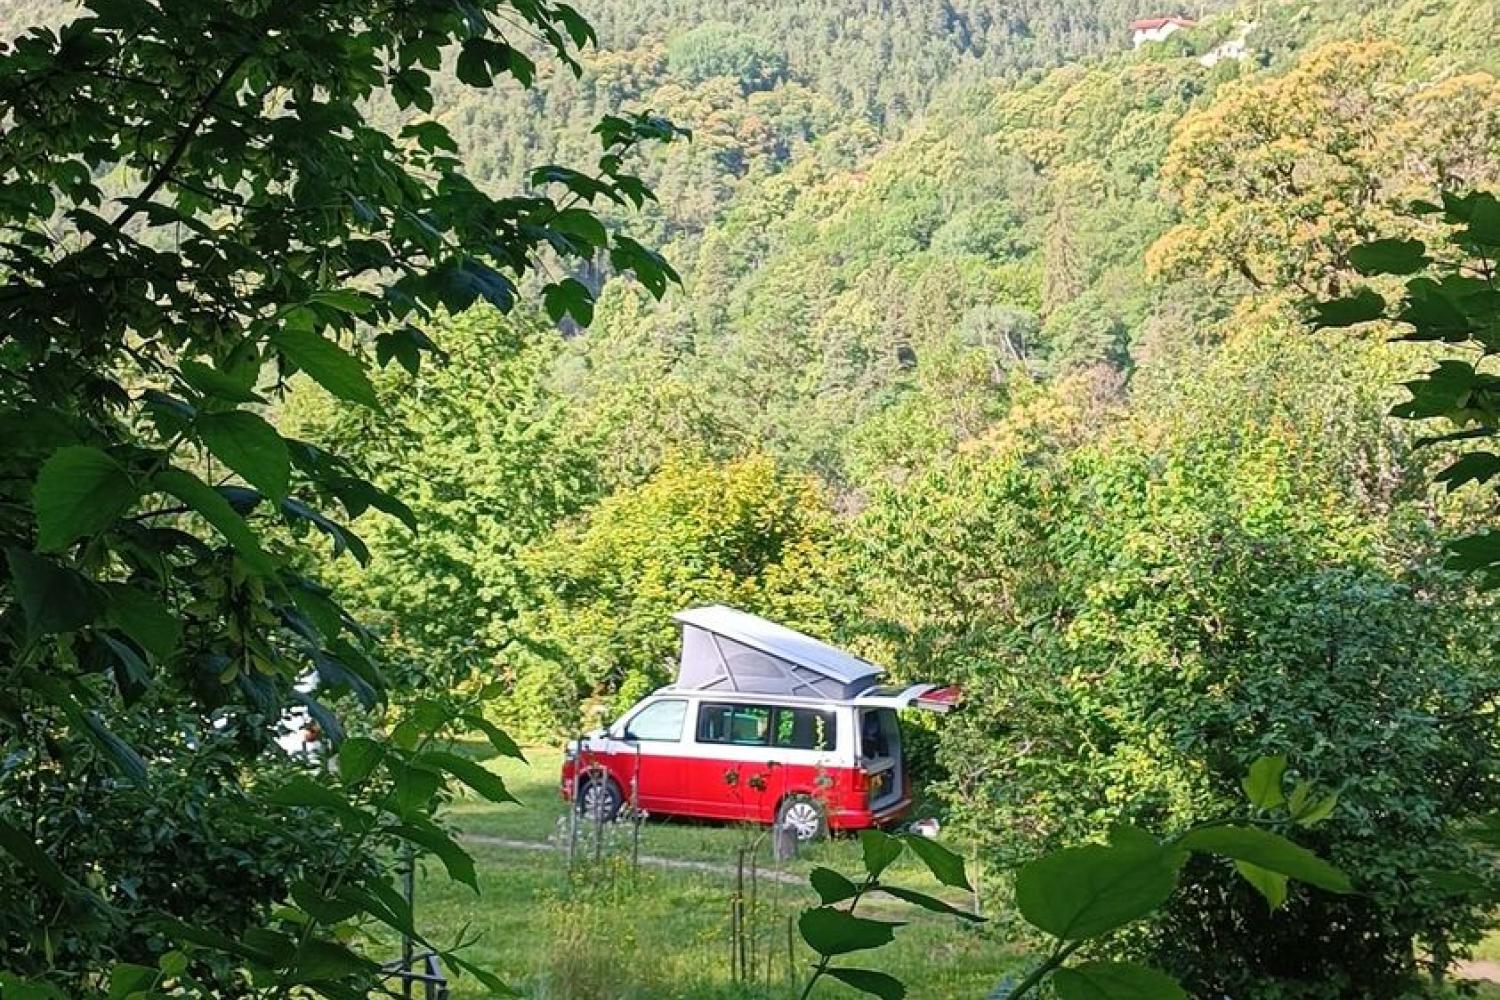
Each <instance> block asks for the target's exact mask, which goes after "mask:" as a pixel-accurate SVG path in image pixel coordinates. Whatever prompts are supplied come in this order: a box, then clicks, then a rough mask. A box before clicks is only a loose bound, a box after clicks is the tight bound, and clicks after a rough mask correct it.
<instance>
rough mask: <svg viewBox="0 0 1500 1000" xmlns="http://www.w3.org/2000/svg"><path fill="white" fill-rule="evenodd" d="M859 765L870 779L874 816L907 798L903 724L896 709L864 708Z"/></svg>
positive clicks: (871, 805)
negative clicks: (902, 749) (902, 741)
mask: <svg viewBox="0 0 1500 1000" xmlns="http://www.w3.org/2000/svg"><path fill="white" fill-rule="evenodd" d="M858 712H859V765H860V767H861V769H863V770H864V772H865V774H866V775H868V776H869V777H868V780H869V789H870V790H869V803H870V811H871V812H879V811H880V810H882V809H885V808H887V807H889V806H894V805H895V804H896V803H898V802H900V801H901V798H902V796H903V795H905V794H906V775H905V767H904V766H903V763H902V760H901V724H900V722H898V721H897V719H896V710H895V709H893V708H884V707H880V708H860V709H859V710H858Z"/></svg>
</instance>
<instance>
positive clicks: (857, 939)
mask: <svg viewBox="0 0 1500 1000" xmlns="http://www.w3.org/2000/svg"><path fill="white" fill-rule="evenodd" d="M901 926H903V925H902V924H901V923H897V922H892V921H888V920H870V919H867V918H865V917H856V916H854V915H853V914H852V913H849V912H847V911H845V910H840V909H835V908H834V907H832V906H818V907H814V908H813V909H810V910H803V911H802V916H801V917H799V918H798V919H797V928H798V930H800V931H801V932H802V940H804V941H806V942H807V945H808V947H810V948H811V949H812V950H813V951H815V952H817V953H818V954H820V955H846V954H848V953H849V952H851V951H863V950H864V949H866V948H879V947H880V946H881V945H885V944H890V943H891V942H892V941H894V940H895V934H896V928H897V927H901Z"/></svg>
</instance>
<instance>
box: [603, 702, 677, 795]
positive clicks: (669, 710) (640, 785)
mask: <svg viewBox="0 0 1500 1000" xmlns="http://www.w3.org/2000/svg"><path fill="white" fill-rule="evenodd" d="M687 715H688V700H687V699H686V698H659V699H657V700H655V701H650V702H647V703H646V704H645V705H643V706H642V707H641V708H639V709H638V710H637V711H636V712H635V713H634V714H633V715H629V716H626V717H625V718H624V719H623V720H621V722H620V725H619V740H620V742H622V743H623V744H624V745H625V746H624V750H623V753H622V756H624V758H625V759H624V760H623V761H622V762H621V763H622V764H623V766H622V767H619V768H617V769H616V774H619V775H621V776H622V777H623V779H624V780H623V781H622V784H623V785H624V787H623V788H622V789H621V793H622V794H623V796H624V798H625V801H626V802H627V803H628V802H630V796H631V791H632V789H631V788H630V782H631V781H632V780H633V781H634V783H635V786H636V787H635V789H634V791H635V795H636V801H637V804H638V805H639V807H640V808H642V809H644V810H646V811H647V812H665V813H670V812H676V811H678V809H680V808H681V806H682V804H683V794H682V787H683V778H684V774H683V768H684V766H685V758H684V756H683V754H684V752H685V751H686V749H687V748H686V747H685V746H684V745H683V739H684V737H685V736H686V729H687Z"/></svg>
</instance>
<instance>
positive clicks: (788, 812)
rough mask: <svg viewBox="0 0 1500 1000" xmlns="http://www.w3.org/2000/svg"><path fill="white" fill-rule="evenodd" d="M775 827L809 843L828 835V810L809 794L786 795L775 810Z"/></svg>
mask: <svg viewBox="0 0 1500 1000" xmlns="http://www.w3.org/2000/svg"><path fill="white" fill-rule="evenodd" d="M776 828H777V829H778V830H787V831H789V832H790V833H791V834H792V835H793V836H794V837H796V838H797V841H798V842H799V843H803V844H810V843H812V842H813V841H815V840H822V839H823V838H824V837H826V836H828V811H827V810H826V809H824V808H823V803H821V802H819V801H818V800H817V799H815V798H813V797H812V796H811V795H788V796H787V797H786V798H785V799H782V801H781V805H780V807H778V808H777V810H776Z"/></svg>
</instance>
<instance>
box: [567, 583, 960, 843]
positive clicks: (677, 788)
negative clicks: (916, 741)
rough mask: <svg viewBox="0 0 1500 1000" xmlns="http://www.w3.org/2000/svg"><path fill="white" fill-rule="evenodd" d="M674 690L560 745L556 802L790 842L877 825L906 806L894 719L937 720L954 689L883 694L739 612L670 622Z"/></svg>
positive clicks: (807, 644) (819, 647)
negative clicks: (929, 716)
mask: <svg viewBox="0 0 1500 1000" xmlns="http://www.w3.org/2000/svg"><path fill="white" fill-rule="evenodd" d="M675 618H676V620H677V621H678V622H680V623H681V625H682V658H681V665H680V669H679V673H678V677H677V682H676V683H675V684H672V685H671V686H669V687H664V688H662V689H661V690H659V691H657V692H655V693H654V694H652V695H650V696H649V697H647V698H645V699H643V700H642V701H641V702H639V703H638V704H637V705H635V706H634V707H633V708H631V709H630V711H628V712H626V713H625V714H624V715H623V716H622V717H621V718H620V719H619V721H617V722H616V723H615V724H614V725H612V726H610V727H609V728H608V729H604V730H599V731H597V732H593V733H590V734H588V735H587V736H585V737H584V738H583V739H582V740H579V741H574V742H572V743H570V744H569V745H568V748H567V751H566V753H565V756H564V761H563V773H562V793H563V796H564V797H565V798H568V799H571V800H573V801H574V802H575V803H576V804H577V806H578V808H580V809H581V810H584V811H587V812H590V813H597V814H599V815H601V816H603V817H605V818H612V817H613V816H614V815H615V814H616V813H617V812H618V811H619V810H620V808H621V806H622V805H624V804H626V803H633V804H634V806H635V808H637V809H641V810H644V811H645V812H648V813H657V814H666V815H673V816H696V817H704V818H708V819H723V820H741V821H751V822H758V823H776V824H778V825H780V826H783V827H785V828H787V829H788V830H789V831H791V832H792V833H793V834H794V835H795V836H796V837H797V838H798V839H801V840H811V839H813V838H815V837H818V836H820V835H821V834H823V833H825V832H826V831H828V830H858V829H863V828H866V827H872V826H882V825H885V824H887V823H890V822H892V821H894V820H896V819H898V818H900V817H901V816H902V815H903V814H904V813H905V812H906V811H907V809H908V808H910V806H911V789H910V785H909V782H908V780H907V776H906V773H905V768H904V766H903V763H902V757H901V727H900V724H899V722H898V721H897V718H896V713H897V711H899V710H901V709H904V708H921V709H927V710H930V711H936V712H946V711H948V710H949V709H950V708H952V707H953V706H954V705H955V704H956V702H957V700H958V691H957V690H956V689H955V688H941V687H938V686H937V685H934V684H917V685H914V686H911V687H907V688H902V689H897V688H887V687H880V686H878V685H877V684H876V679H877V678H878V677H879V676H880V674H881V672H882V671H881V668H880V667H877V666H875V665H874V664H872V663H870V662H868V661H866V660H862V659H860V658H859V657H857V656H853V655H851V654H849V653H846V652H844V651H843V650H841V649H836V648H834V647H833V646H830V645H828V644H827V643H824V642H820V641H818V640H817V639H814V638H812V637H810V636H806V635H803V634H802V633H800V632H796V631H793V630H792V629H789V628H786V627H785V626H783V625H778V624H776V623H775V622H770V621H767V620H765V619H764V618H758V617H756V616H755V615H751V614H746V613H745V612H743V611H737V610H735V609H734V608H727V607H723V606H722V605H714V606H711V607H705V608H693V609H691V610H688V611H683V612H681V613H679V614H677V615H676V616H675Z"/></svg>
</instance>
